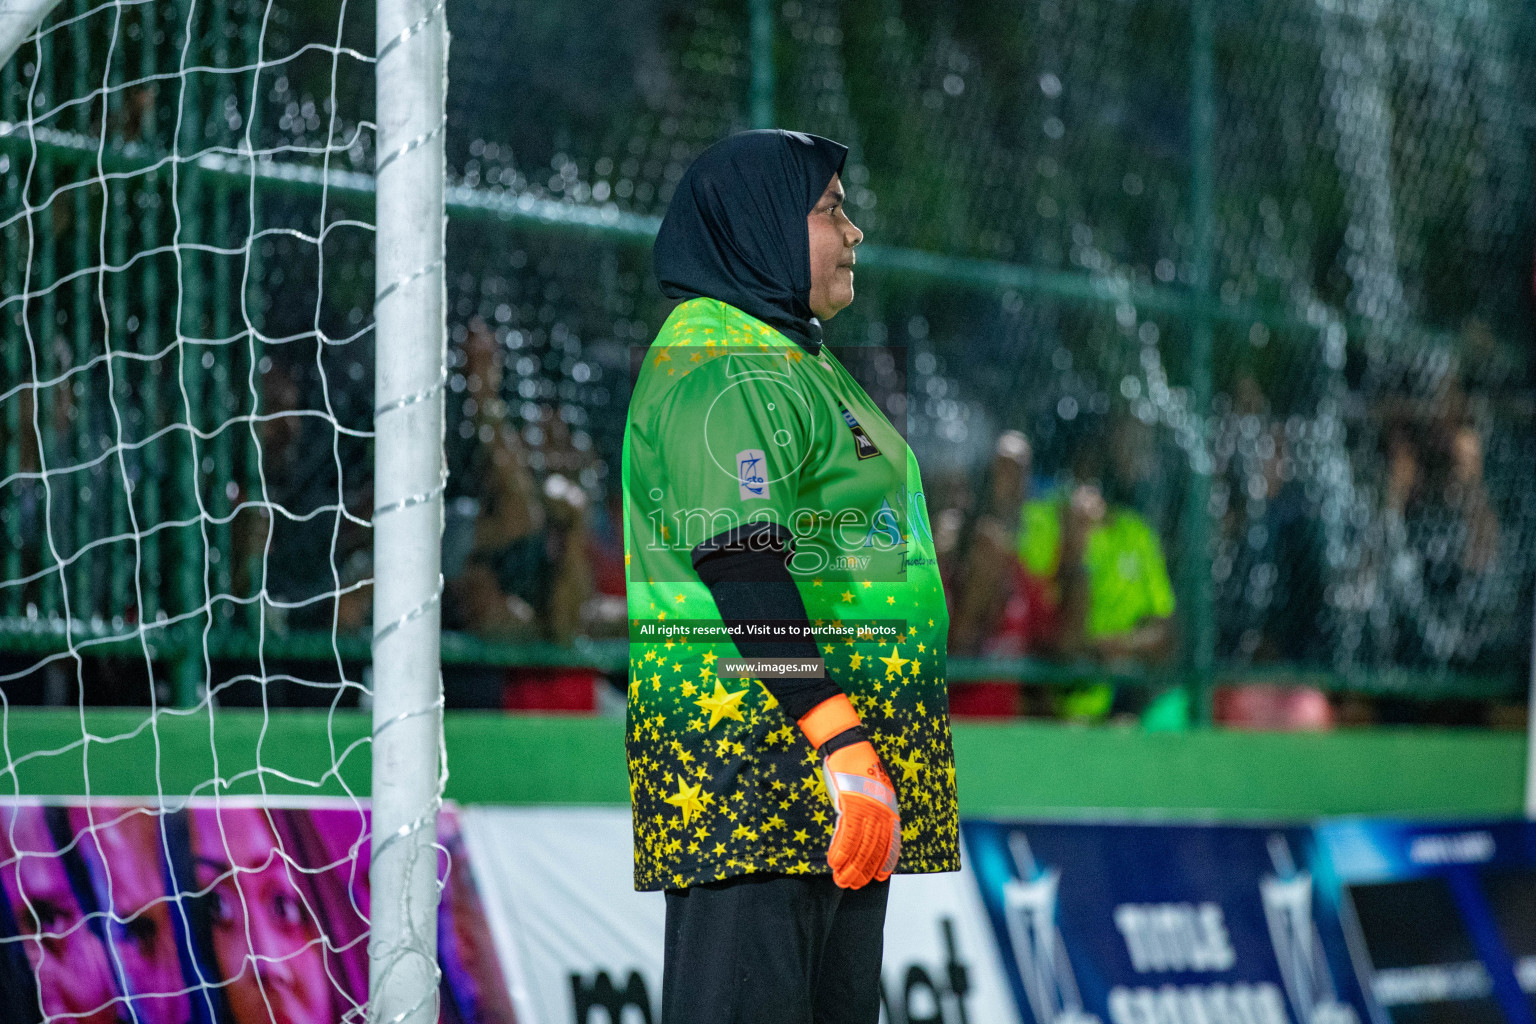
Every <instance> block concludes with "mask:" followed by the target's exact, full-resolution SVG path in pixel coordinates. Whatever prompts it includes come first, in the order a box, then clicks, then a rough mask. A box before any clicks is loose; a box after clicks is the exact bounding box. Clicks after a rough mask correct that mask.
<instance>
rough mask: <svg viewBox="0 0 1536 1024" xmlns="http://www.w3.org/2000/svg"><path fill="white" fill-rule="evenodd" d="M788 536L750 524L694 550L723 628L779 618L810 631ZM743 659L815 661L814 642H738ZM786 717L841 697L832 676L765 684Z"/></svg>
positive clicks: (697, 567)
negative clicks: (791, 567)
mask: <svg viewBox="0 0 1536 1024" xmlns="http://www.w3.org/2000/svg"><path fill="white" fill-rule="evenodd" d="M791 542H792V536H791V535H790V533H789V531H788V530H786V529H784V528H783V527H782V526H778V525H776V524H764V523H759V524H752V526H751V527H748V528H745V529H741V528H738V529H735V530H729V531H727V532H726V533H723V534H720V535H719V536H716V537H712V538H711V539H709V540H707V541H705V542H704V543H703V544H700V545H699V546H698V547H696V548H694V549H693V567H694V570H695V571H696V572H697V573H698V574H699V579H701V580H703V581H704V585H705V586H707V587H708V588H709V593H710V596H711V597H713V598H714V599H715V607H717V608H718V609H719V610H720V618H721V620H722V621H724V622H725V623H726V624H727V625H730V624H732V623H741V622H746V621H751V620H762V619H777V620H782V621H786V622H798V623H803V624H804V625H805V627H806V628H807V629H809V628H810V619H809V617H808V616H807V615H806V613H805V601H804V600H802V599H801V597H800V588H799V587H798V586H796V584H795V580H794V577H793V576H791V575H790V572H789V567H788V565H787V564H786V563H787V559H788V558H789V555H790V551H791V548H790V544H791ZM736 648H737V650H739V651H740V652H741V654H742V657H745V658H819V657H821V656H822V654H821V649H820V648H819V647H818V646H817V645H816V642H815V641H814V640H795V639H782V640H748V639H737V640H736ZM763 685H764V686H766V687H767V688H768V692H769V693H771V694H772V695H773V697H774V699H775V700H777V701H778V702H779V706H780V707H782V708H783V709H784V713H785V714H786V715H788V716H789V717H790V719H791V720H799V719H800V718H801V717H802V716H803V715H805V713H806V712H808V711H810V710H811V709H812V708H814V707H815V706H816V705H818V704H820V703H821V702H822V701H824V700H826V699H827V698H828V697H835V696H837V695H838V694H840V693H842V692H843V691H842V688H841V687H839V686H838V685H837V683H835V682H834V681H833V680H832V677H831V676H830V675H827V676H823V677H822V678H821V679H764V680H763Z"/></svg>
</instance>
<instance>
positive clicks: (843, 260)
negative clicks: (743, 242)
mask: <svg viewBox="0 0 1536 1024" xmlns="http://www.w3.org/2000/svg"><path fill="white" fill-rule="evenodd" d="M843 199H844V196H843V183H842V181H841V180H840V176H839V175H836V174H834V175H832V180H831V181H830V182H828V183H827V190H826V191H825V192H823V193H822V194H821V199H819V200H818V201H817V203H816V205H815V207H813V208H812V209H811V212H810V215H809V216H807V217H806V219H805V223H806V229H807V230H808V232H809V233H810V236H811V296H810V307H811V312H812V313H815V314H816V318H817V319H818V320H823V321H826V320H830V319H832V318H833V317H834V316H836V315H837V313H838V311H839V310H842V309H843V308H844V307H846V306H847V305H848V304H849V303H850V302H852V301H853V263H854V255H853V247H854V246H856V245H858V244H859V243H860V242H862V241H863V240H864V232H862V231H860V230H859V229H858V228H856V227H854V224H853V221H851V220H849V219H848V214H847V212H846V211H845V210H844V209H843Z"/></svg>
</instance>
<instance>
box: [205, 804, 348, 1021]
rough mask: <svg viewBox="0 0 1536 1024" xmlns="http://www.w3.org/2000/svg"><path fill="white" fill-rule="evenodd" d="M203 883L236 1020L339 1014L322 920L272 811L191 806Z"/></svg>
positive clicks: (320, 1017) (320, 1018) (315, 1017)
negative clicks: (298, 878)
mask: <svg viewBox="0 0 1536 1024" xmlns="http://www.w3.org/2000/svg"><path fill="white" fill-rule="evenodd" d="M190 824H191V829H190V832H191V841H192V863H193V864H194V866H195V877H196V881H197V889H198V891H200V892H207V893H208V894H209V897H208V899H209V915H208V916H209V919H210V921H209V923H210V926H211V927H210V937H211V941H212V945H213V955H214V960H215V962H216V963H217V964H218V968H219V975H220V976H221V977H222V978H224V979H225V980H226V982H227V984H226V986H225V989H224V994H225V997H226V998H227V999H228V1000H229V1008H230V1012H231V1013H232V1014H233V1015H234V1018H235V1021H236V1024H263V1022H265V1021H268V1020H277V1021H291V1022H294V1024H301V1022H302V1024H308V1022H310V1021H323V1020H327V1019H330V1018H331V1013H330V1009H331V1007H330V1003H331V985H330V983H329V980H328V979H327V978H326V973H325V948H324V946H323V945H322V943H321V936H322V929H321V926H320V923H319V922H318V921H317V920H316V919H315V915H314V913H313V911H312V910H311V908H310V907H309V906H308V904H307V901H306V900H305V898H304V895H303V894H302V893H301V892H300V891H299V887H298V885H297V884H296V883H295V880H294V877H293V874H294V866H293V865H291V864H290V863H289V862H288V861H287V860H286V859H284V857H283V856H282V854H281V852H280V850H279V846H278V842H277V834H276V833H275V832H274V831H273V828H272V825H271V823H270V822H269V821H268V819H267V812H266V811H264V810H262V809H260V808H255V807H248V808H239V809H222V810H215V809H214V808H212V807H205V808H200V809H197V810H194V811H192V812H191V823H190Z"/></svg>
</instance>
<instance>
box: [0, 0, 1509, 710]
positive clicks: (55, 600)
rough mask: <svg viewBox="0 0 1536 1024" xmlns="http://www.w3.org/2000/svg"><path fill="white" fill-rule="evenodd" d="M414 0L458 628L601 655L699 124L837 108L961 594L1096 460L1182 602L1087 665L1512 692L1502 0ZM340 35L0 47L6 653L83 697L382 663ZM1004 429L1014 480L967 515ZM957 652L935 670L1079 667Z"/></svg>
mask: <svg viewBox="0 0 1536 1024" xmlns="http://www.w3.org/2000/svg"><path fill="white" fill-rule="evenodd" d="M448 17H449V23H450V28H451V31H452V33H453V42H452V47H451V51H450V53H451V65H450V78H449V83H450V84H449V120H448V129H447V131H448V134H447V144H448V162H449V174H450V181H451V184H452V186H453V187H452V188H451V192H450V202H449V216H450V220H449V235H448V260H449V309H450V318H451V322H450V353H449V361H450V371H449V372H450V376H449V380H448V387H449V393H450V402H449V414H448V423H447V437H448V444H449V462H450V467H451V470H452V473H451V476H450V480H449V485H448V486H449V492H448V498H449V502H448V513H447V517H446V523H445V558H444V561H445V575H447V576H448V581H447V591H446V593H445V606H444V614H445V625H447V626H449V627H450V628H453V629H455V630H456V632H455V634H454V635H452V636H450V637H448V638H447V640H446V641H445V657H446V658H447V660H448V661H450V663H452V664H456V665H465V666H469V665H492V666H527V665H541V664H542V665H597V666H599V667H604V668H607V669H610V670H617V671H622V666H623V664H624V652H623V647H622V640H620V639H617V638H619V637H622V635H623V625H622V619H623V614H624V612H623V605H622V598H621V594H622V567H621V564H619V563H616V559H620V558H621V556H622V545H621V541H620V539H619V524H618V520H617V514H618V500H619V499H618V494H617V486H616V483H617V476H618V467H619V454H620V444H621V439H622V435H623V426H624V415H625V408H626V395H627V380H628V377H629V367H630V359H631V352H632V350H633V349H634V348H635V347H636V346H643V345H644V344H646V343H647V342H648V340H649V339H650V338H651V337H652V336H654V334H655V332H656V329H657V328H658V327H659V325H660V323H661V322H662V320H663V319H664V318H665V315H666V312H667V309H668V305H667V303H666V302H665V300H663V299H662V297H661V296H660V295H659V294H658V292H657V290H656V287H655V283H654V281H653V280H652V278H651V276H650V270H649V240H650V237H651V235H652V234H653V233H654V230H655V226H656V224H657V221H658V218H659V216H660V214H661V213H662V212H663V211H664V209H665V205H666V202H667V200H668V199H669V197H670V190H671V187H672V185H673V184H674V183H675V182H676V181H677V179H678V177H679V176H680V174H681V173H682V170H683V169H684V168H685V167H686V166H687V164H688V162H689V160H691V159H692V157H693V156H694V155H695V154H697V153H698V152H699V151H700V150H702V149H703V148H704V147H705V146H707V145H708V144H710V143H711V142H713V141H715V140H716V139H718V138H720V137H721V136H723V135H725V134H727V133H729V132H731V131H733V130H739V129H743V128H747V127H750V126H754V125H765V124H772V125H778V126H783V127H790V128H796V129H801V130H805V131H811V132H816V133H819V134H825V135H828V136H830V137H833V138H836V139H838V140H840V141H842V142H844V143H846V144H848V145H849V146H850V147H851V155H850V159H849V161H848V165H847V168H846V170H845V181H846V185H847V188H848V194H849V211H850V214H851V216H852V217H853V219H854V220H855V222H857V223H858V224H859V226H860V227H861V228H862V229H863V230H864V232H865V235H866V243H865V246H864V248H863V250H862V252H861V256H860V264H859V267H860V272H859V282H858V288H859V294H858V299H857V301H856V302H855V304H854V305H853V306H852V307H850V308H849V309H848V310H847V311H846V312H844V313H843V314H841V315H840V316H839V317H838V318H837V320H836V322H835V323H833V324H831V325H829V327H828V338H829V341H830V343H831V344H832V345H834V346H836V347H838V348H840V349H842V350H845V351H847V352H849V353H850V354H851V355H850V361H851V362H860V363H861V365H865V366H866V367H868V369H869V373H870V374H871V387H876V386H878V387H882V388H884V389H885V390H886V391H887V392H889V398H888V399H887V410H888V412H889V413H890V414H891V417H892V419H893V421H896V422H898V423H900V424H904V425H905V426H906V428H907V432H908V437H909V441H910V443H911V444H912V446H913V448H914V450H915V451H916V452H917V454H918V457H919V460H920V462H921V464H922V466H923V468H924V476H925V486H926V493H927V499H928V503H929V512H930V518H931V519H932V520H933V522H934V524H935V529H936V534H937V536H938V539H939V541H940V544H941V546H943V547H944V551H943V556H944V558H945V559H946V560H947V562H948V564H949V566H950V575H951V579H952V580H953V581H954V586H956V587H963V586H964V584H965V573H964V569H963V567H964V565H965V564H966V563H965V559H966V554H967V547H966V546H967V545H968V544H969V543H971V542H972V541H973V539H974V537H975V532H976V530H977V524H978V522H979V521H980V520H981V518H982V517H983V515H984V514H990V515H992V516H993V518H994V519H997V520H999V521H1001V522H1003V524H1004V526H1005V527H1006V528H1007V529H1009V530H1015V531H1016V530H1019V529H1022V528H1023V527H1022V526H1020V525H1018V523H1019V521H1020V520H1021V519H1022V520H1023V521H1025V522H1027V521H1028V518H1029V516H1028V513H1027V510H1025V513H1024V514H1023V515H1022V516H1021V513H1020V510H1019V508H1018V505H1019V502H1020V501H1022V500H1024V499H1025V498H1026V497H1027V499H1028V500H1029V501H1030V502H1034V503H1037V504H1036V506H1035V507H1036V509H1037V510H1038V509H1039V508H1044V507H1048V506H1049V503H1050V502H1051V501H1052V500H1053V499H1054V498H1055V496H1057V495H1060V494H1063V493H1065V491H1066V490H1069V489H1070V482H1071V481H1073V480H1079V479H1082V478H1086V477H1092V478H1093V479H1095V480H1097V481H1098V482H1099V483H1100V486H1101V489H1102V492H1103V493H1104V495H1105V496H1106V497H1107V498H1108V499H1109V500H1110V503H1111V504H1112V505H1115V506H1118V507H1120V508H1123V509H1126V510H1128V511H1132V512H1134V513H1135V514H1136V515H1137V516H1139V517H1140V519H1141V520H1143V521H1144V522H1145V523H1146V524H1147V525H1148V526H1149V527H1150V529H1151V531H1152V533H1153V535H1155V537H1156V538H1157V539H1158V541H1159V546H1160V548H1161V552H1162V557H1163V558H1164V560H1165V562H1166V570H1167V574H1168V576H1169V578H1170V580H1171V581H1172V583H1173V587H1174V593H1175V597H1176V611H1175V612H1174V615H1173V633H1174V636H1173V641H1174V646H1173V648H1172V649H1170V651H1169V652H1168V653H1166V654H1165V655H1164V656H1162V657H1161V658H1158V659H1145V660H1142V661H1140V662H1133V663H1129V664H1117V665H1115V666H1114V667H1113V670H1112V672H1111V674H1113V675H1115V676H1117V677H1119V678H1122V679H1127V680H1132V681H1134V680H1138V679H1139V680H1143V681H1146V680H1152V681H1163V682H1166V681H1170V680H1172V681H1178V682H1181V683H1189V684H1193V685H1196V686H1198V687H1200V688H1201V689H1202V691H1203V692H1206V693H1208V692H1209V691H1210V688H1211V686H1212V685H1213V684H1216V683H1221V682H1247V681H1265V680H1280V681H1290V682H1307V683H1312V684H1316V685H1320V686H1324V687H1330V688H1345V689H1358V690H1367V691H1374V692H1385V693H1395V694H1404V695H1410V696H1411V695H1419V696H1432V695H1446V694H1466V695H1482V696H1507V695H1511V694H1515V693H1517V692H1519V691H1520V690H1521V688H1522V686H1523V683H1522V679H1523V676H1524V673H1525V665H1526V663H1527V661H1528V651H1529V646H1530V620H1531V585H1530V579H1531V572H1530V569H1531V567H1532V565H1533V562H1536V550H1533V544H1536V529H1533V526H1536V506H1533V500H1532V499H1533V496H1536V490H1533V488H1532V480H1533V470H1536V450H1533V444H1536V442H1533V436H1536V435H1533V432H1532V426H1533V422H1532V413H1533V392H1532V381H1531V376H1530V359H1529V356H1528V354H1527V353H1528V346H1529V343H1530V340H1531V327H1532V310H1531V278H1532V274H1531V271H1532V251H1533V231H1532V227H1533V207H1536V203H1533V200H1536V179H1533V174H1532V160H1533V146H1532V143H1533V139H1536V95H1533V91H1536V87H1533V85H1532V83H1533V82H1536V34H1533V33H1536V15H1533V13H1532V11H1531V10H1530V9H1529V8H1528V7H1527V6H1526V5H1523V4H1519V3H1515V2H1506V3H1491V2H1484V3H1475V4H1449V3H1444V2H1441V0H1283V2H1269V3H1257V2H1252V0H1241V2H1237V3H1227V4H1216V3H1214V2H1213V0H1081V2H1068V0H1040V2H1031V3H1025V4H1016V5H1002V4H990V3H983V2H980V0H963V2H946V3H937V2H901V0H848V2H843V3H838V2H833V0H787V2H784V3H779V4H775V3H770V2H767V0H732V2H705V3H687V4H684V3H681V2H673V0H641V2H635V3H627V4H622V5H617V6H612V5H609V6H602V5H582V4H550V3H536V2H526V0H515V2H502V0H498V2H495V3H492V2H490V0H457V2H455V3H452V4H450V5H448ZM338 25H339V26H341V28H340V32H339V34H338V29H337V26H338ZM372 50H373V40H372V11H371V7H370V5H367V4H362V5H357V4H354V5H351V6H349V7H348V8H347V9H346V10H345V11H341V10H340V9H339V8H338V7H337V5H335V4H330V3H322V4H314V5H301V4H292V3H278V4H272V5H267V4H255V3H232V4H227V5H220V4H195V3H192V2H190V0H184V2H182V3H180V4H129V3H118V4H96V3H90V2H85V0H65V2H64V4H62V5H61V7H60V9H59V10H58V11H56V12H55V13H54V14H53V15H52V16H51V17H50V19H49V21H48V22H46V23H45V25H44V31H43V34H42V35H41V36H40V37H39V38H38V39H37V40H36V41H35V42H29V43H28V44H26V45H24V46H23V47H22V49H21V51H20V52H19V53H18V54H17V55H16V56H15V57H14V58H13V59H12V60H11V61H10V62H9V63H8V64H7V65H5V67H4V68H3V70H0V121H4V122H5V126H4V127H3V128H0V178H3V185H0V242H3V250H0V251H3V257H4V259H3V271H0V273H3V285H4V306H3V307H0V308H3V311H4V331H5V336H4V339H5V344H4V356H3V359H4V368H3V374H4V376H3V379H0V440H3V458H4V467H3V473H0V517H3V529H4V545H3V551H0V560H3V573H0V652H3V653H0V677H4V679H6V680H7V683H6V685H7V687H8V688H9V689H10V691H11V692H12V693H13V694H14V695H22V694H25V693H31V692H32V691H29V690H27V689H26V688H27V687H35V688H37V690H38V692H39V693H41V694H43V695H44V696H46V695H47V694H48V693H52V692H53V691H50V690H49V687H50V686H55V683H50V682H49V679H51V678H53V677H54V676H55V675H57V672H58V669H59V667H60V666H62V665H64V664H65V663H66V662H69V665H70V667H69V671H68V673H67V676H68V679H66V681H65V683H64V684H58V685H66V686H67V685H68V684H69V682H70V681H72V680H73V681H77V682H78V683H79V684H80V685H82V686H84V685H87V684H88V687H89V688H90V693H88V694H86V699H88V700H100V701H102V702H112V701H121V702H130V703H132V702H137V701H140V700H142V699H143V691H144V688H145V687H146V686H148V685H151V683H152V682H153V681H154V680H157V679H158V680H162V681H163V682H164V683H166V684H168V685H169V687H170V690H171V691H173V692H174V695H175V696H176V697H177V698H178V699H179V700H182V701H190V700H194V699H196V697H197V695H198V693H199V689H200V688H204V689H212V690H215V691H218V692H221V693H225V694H226V695H227V696H228V697H229V699H237V696H238V694H239V693H240V692H243V691H242V690H241V687H242V686H246V687H249V686H251V685H261V686H265V687H266V688H267V689H268V691H271V690H272V688H273V687H274V686H277V683H275V682H274V680H278V679H279V677H281V680H280V681H281V682H282V685H281V686H277V690H278V693H277V697H276V699H280V700H291V701H303V700H305V699H306V693H308V692H309V690H308V689H306V687H307V686H308V683H306V680H307V681H309V682H313V681H314V680H315V679H316V678H321V677H323V678H324V679H330V678H331V677H330V676H325V674H324V673H325V671H326V670H325V669H323V667H322V666H317V664H316V662H320V663H324V662H328V661H329V662H334V663H335V664H336V666H337V678H342V679H344V678H345V673H344V672H343V671H342V670H341V668H340V666H342V665H343V663H346V662H359V661H363V660H366V658H367V638H366V629H367V605H368V602H367V581H368V579H369V577H370V574H371V567H370V565H369V560H368V552H369V547H370V543H371V538H370V536H369V530H368V526H367V523H368V519H369V516H370V511H371V508H372V495H371V484H370V479H369V470H368V466H369V462H370V459H369V442H368V431H369V429H370V427H371V395H372V379H373V367H372V363H371V335H370V333H369V328H370V325H371V317H372V314H371V308H372V299H371V293H372V287H373V283H372V282H373V271H372V264H371V256H370V250H371V245H372V233H371V230H370V229H369V224H370V223H371V221H372V218H373V203H372V193H371V180H370V177H369V175H370V172H371V168H372V166H373V161H374V153H373V149H372V143H373V137H374V135H373V122H374V121H375V120H377V119H378V117H379V112H378V111H376V110H375V109H374V99H373V92H372V75H371V64H370V59H369V56H368V55H370V54H371V53H372ZM878 352H885V353H886V356H883V357H881V356H878V355H877V353H878ZM853 353H858V358H854V357H853V355H852V354H853ZM882 375H885V377H886V378H888V379H876V378H881V376H882ZM893 381H894V382H895V383H893ZM1006 430H1015V431H1019V432H1021V433H1022V434H1023V435H1024V436H1025V437H1026V438H1027V439H1028V442H1029V445H1030V449H1031V452H1032V456H1033V460H1032V467H1031V472H1030V473H1029V485H1028V486H1029V491H1030V493H1029V494H1028V495H1027V496H1026V495H1024V494H1022V493H1015V494H1013V496H1012V498H1011V499H1010V501H1009V502H1004V506H1005V507H1003V508H1001V509H998V508H992V507H990V506H989V499H988V498H987V495H988V494H989V493H990V492H989V490H988V488H989V487H990V486H991V483H992V480H993V477H992V476H991V475H990V472H991V471H990V470H989V467H990V466H991V464H992V457H993V451H994V446H995V445H996V444H997V442H998V439H999V436H1000V435H1001V434H1002V433H1003V432H1004V431H1006ZM488 551H489V552H493V553H494V558H487V557H483V556H484V555H485V553H486V552H488ZM616 564H618V565H619V567H618V568H616V567H615V566H616ZM66 604H67V607H66ZM76 650H77V651H79V652H80V653H81V654H82V655H84V656H87V660H88V661H89V663H90V666H89V667H88V668H83V669H81V670H80V671H79V672H76V670H75V668H74V663H73V661H70V659H68V658H65V657H62V654H67V653H68V652H70V651H76ZM146 652H147V654H146ZM975 653H977V652H974V651H964V650H957V651H955V652H954V654H955V658H954V661H953V668H954V670H955V671H954V674H955V675H956V677H957V678H959V677H971V678H986V677H989V676H997V675H1010V676H1013V677H1017V678H1025V679H1032V680H1037V681H1048V682H1058V681H1072V680H1075V679H1082V678H1084V677H1097V676H1102V675H1103V674H1104V673H1106V672H1107V671H1110V670H1107V669H1105V668H1103V667H1102V666H1097V667H1085V666H1083V665H1080V664H1066V665H1062V664H1055V665H1052V664H1049V663H1047V661H1045V660H1043V659H1042V658H1041V657H1039V652H1029V651H1026V652H1024V653H1023V654H1021V655H1020V656H1018V657H1011V658H1008V659H1004V660H1002V661H998V660H996V659H990V660H989V659H987V658H979V659H978V658H976V657H970V656H968V655H973V654H975ZM135 659H139V660H140V661H142V662H144V664H138V665H135ZM256 663H259V667H257V668H253V667H252V666H253V664H256ZM125 666H129V667H125ZM50 673H52V675H51V674H50ZM327 685H330V684H327ZM284 687H286V688H284ZM313 689H315V692H318V693H321V694H323V695H324V697H325V699H332V698H333V697H334V696H335V695H336V693H338V692H342V691H337V690H335V689H334V687H333V688H331V689H327V688H326V686H324V685H322V686H318V687H317V688H313ZM343 690H345V687H343ZM18 699H23V698H21V697H18ZM346 699H349V700H350V699H352V698H351V697H347V698H346Z"/></svg>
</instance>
